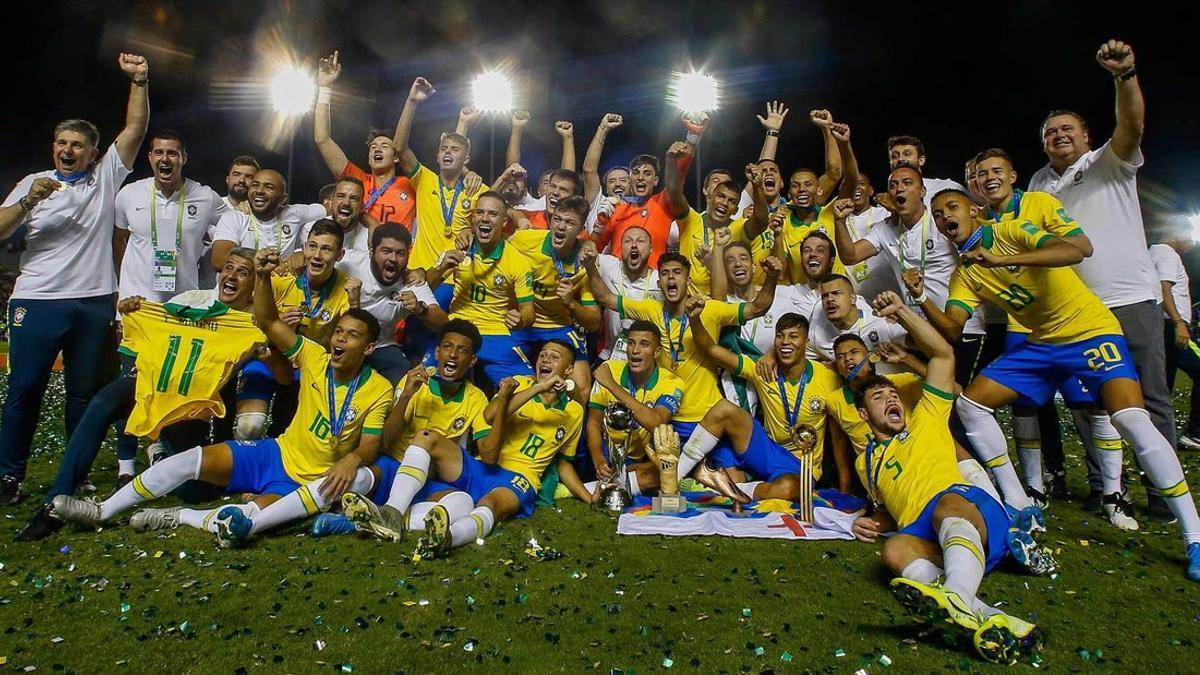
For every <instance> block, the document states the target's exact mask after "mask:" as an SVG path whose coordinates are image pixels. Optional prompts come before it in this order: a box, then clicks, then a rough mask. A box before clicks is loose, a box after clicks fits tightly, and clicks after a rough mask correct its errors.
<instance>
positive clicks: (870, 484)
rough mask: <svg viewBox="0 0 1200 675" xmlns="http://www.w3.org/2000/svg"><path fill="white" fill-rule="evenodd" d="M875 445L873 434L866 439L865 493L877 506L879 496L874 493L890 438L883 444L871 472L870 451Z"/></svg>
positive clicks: (889, 444) (877, 485)
mask: <svg viewBox="0 0 1200 675" xmlns="http://www.w3.org/2000/svg"><path fill="white" fill-rule="evenodd" d="M876 445H877V443H876V442H875V438H874V437H873V436H872V437H871V438H870V439H868V440H867V450H866V462H867V471H866V473H867V494H869V495H871V501H873V502H875V505H876V506H879V504H880V502H879V498H878V496H877V495H876V490H877V489H878V487H879V472H880V471H882V470H883V460H885V459H887V451H888V447H890V446H891V439H890V438H889V439H888V441H887V442H886V443H884V444H883V451H882V452H881V453H880V455H879V463H878V464H875V465H874V469H875V471H874V472H872V471H871V469H872V463H871V451H872V450H874V449H875V446H876Z"/></svg>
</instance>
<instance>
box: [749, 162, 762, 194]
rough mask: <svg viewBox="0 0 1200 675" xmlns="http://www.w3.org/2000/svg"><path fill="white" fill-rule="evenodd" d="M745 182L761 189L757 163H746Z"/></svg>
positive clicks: (760, 173)
mask: <svg viewBox="0 0 1200 675" xmlns="http://www.w3.org/2000/svg"><path fill="white" fill-rule="evenodd" d="M746 183H747V184H749V185H750V186H751V187H753V188H754V189H757V190H761V189H762V186H763V176H762V170H761V169H760V168H759V166H758V165H757V164H753V163H751V164H747V165H746Z"/></svg>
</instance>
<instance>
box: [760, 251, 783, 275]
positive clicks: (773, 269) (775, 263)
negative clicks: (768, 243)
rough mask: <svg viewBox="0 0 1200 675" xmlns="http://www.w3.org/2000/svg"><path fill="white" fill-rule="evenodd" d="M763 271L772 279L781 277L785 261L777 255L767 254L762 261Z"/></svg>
mask: <svg viewBox="0 0 1200 675" xmlns="http://www.w3.org/2000/svg"><path fill="white" fill-rule="evenodd" d="M762 268H763V271H764V272H766V273H767V276H768V277H770V278H772V279H779V278H780V277H782V276H783V262H782V261H781V260H779V258H777V257H775V256H773V255H772V256H767V257H766V258H765V259H764V260H763V261H762Z"/></svg>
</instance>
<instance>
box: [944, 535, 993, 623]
mask: <svg viewBox="0 0 1200 675" xmlns="http://www.w3.org/2000/svg"><path fill="white" fill-rule="evenodd" d="M938 543H939V544H941V547H942V562H943V564H945V566H946V581H945V582H944V583H943V584H942V585H943V586H945V587H946V588H948V589H950V590H952V591H954V592H955V593H958V594H959V595H960V596H962V598H963V600H966V601H968V602H970V601H971V600H972V599H973V598H974V597H975V594H976V593H978V592H979V584H980V583H981V582H982V581H983V570H984V567H985V565H986V562H987V556H986V555H985V554H984V552H983V541H982V539H981V537H980V536H979V531H978V530H976V529H975V526H974V525H972V524H971V521H969V520H967V519H966V518H958V517H950V518H943V519H942V526H941V527H939V528H938Z"/></svg>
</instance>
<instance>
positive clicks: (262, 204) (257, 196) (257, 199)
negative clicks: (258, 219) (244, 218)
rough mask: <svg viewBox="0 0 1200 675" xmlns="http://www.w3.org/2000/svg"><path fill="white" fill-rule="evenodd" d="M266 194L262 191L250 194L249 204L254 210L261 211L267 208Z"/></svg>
mask: <svg viewBox="0 0 1200 675" xmlns="http://www.w3.org/2000/svg"><path fill="white" fill-rule="evenodd" d="M267 203H268V200H267V195H266V193H264V192H255V193H254V194H252V195H250V206H252V207H254V210H255V211H263V210H265V209H266V208H267Z"/></svg>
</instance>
